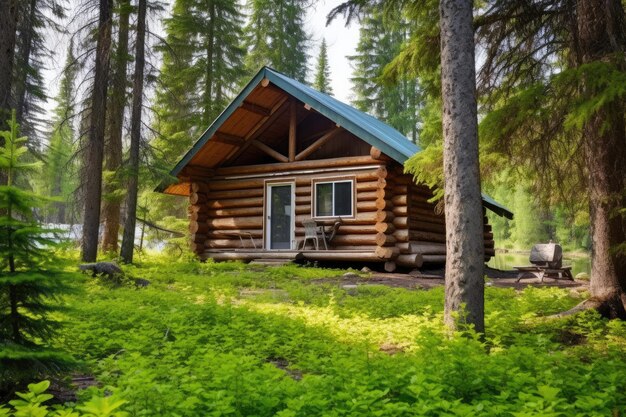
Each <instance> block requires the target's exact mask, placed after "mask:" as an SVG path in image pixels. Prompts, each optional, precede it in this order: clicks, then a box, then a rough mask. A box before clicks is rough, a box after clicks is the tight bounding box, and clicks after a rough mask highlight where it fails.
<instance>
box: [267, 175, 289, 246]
mask: <svg viewBox="0 0 626 417" xmlns="http://www.w3.org/2000/svg"><path fill="white" fill-rule="evenodd" d="M294 200H295V198H294V184H293V183H280V184H278V183H277V184H267V189H266V193H265V205H266V206H265V248H266V249H293V248H294V244H295V226H296V224H295V223H296V222H295V220H296V219H295V206H294Z"/></svg>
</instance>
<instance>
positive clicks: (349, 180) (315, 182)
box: [311, 178, 355, 219]
mask: <svg viewBox="0 0 626 417" xmlns="http://www.w3.org/2000/svg"><path fill="white" fill-rule="evenodd" d="M344 182H347V183H350V214H341V215H337V214H335V184H339V183H344ZM354 183H355V181H354V178H347V179H333V180H328V181H324V180H321V181H318V180H313V187H312V188H313V201H312V204H311V209H312V211H313V216H312V217H313V218H315V219H335V218H338V217H354V214H355V213H354V211H355V210H354V209H355V207H354V206H355V204H354V200H355V193H354ZM319 184H333V189H332V193H331V198H332V200H331V208H332V211H333V214H332V215H330V216H321V215H318V214H317V186H318V185H319Z"/></svg>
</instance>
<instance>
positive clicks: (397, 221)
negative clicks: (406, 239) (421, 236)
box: [393, 216, 409, 229]
mask: <svg viewBox="0 0 626 417" xmlns="http://www.w3.org/2000/svg"><path fill="white" fill-rule="evenodd" d="M393 225H394V226H395V227H396V229H406V228H408V227H409V218H408V217H406V216H396V217H394V219H393Z"/></svg>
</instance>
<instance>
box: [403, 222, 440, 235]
mask: <svg viewBox="0 0 626 417" xmlns="http://www.w3.org/2000/svg"><path fill="white" fill-rule="evenodd" d="M409 228H410V229H411V230H419V231H422V232H435V233H445V232H446V226H445V225H443V224H437V223H429V222H420V221H415V220H411V221H410V222H409Z"/></svg>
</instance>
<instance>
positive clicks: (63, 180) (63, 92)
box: [40, 43, 78, 223]
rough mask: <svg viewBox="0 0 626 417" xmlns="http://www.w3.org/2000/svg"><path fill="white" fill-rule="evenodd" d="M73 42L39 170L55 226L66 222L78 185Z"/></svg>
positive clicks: (70, 46)
mask: <svg viewBox="0 0 626 417" xmlns="http://www.w3.org/2000/svg"><path fill="white" fill-rule="evenodd" d="M73 49H74V47H73V43H70V45H69V47H68V51H67V58H66V60H65V66H64V71H63V78H61V83H60V88H59V93H58V95H57V97H56V103H57V105H56V108H55V110H54V118H53V120H52V130H51V133H50V140H49V146H48V149H47V151H46V152H45V160H46V164H45V165H44V166H43V169H42V170H41V179H40V183H41V184H42V187H41V188H42V191H43V193H45V195H47V196H50V197H53V198H54V200H55V203H54V205H53V208H52V210H48V211H49V212H51V213H52V214H51V215H49V216H47V217H48V220H49V221H53V222H55V223H68V221H69V219H70V213H69V212H68V210H67V208H68V201H69V199H70V196H71V194H72V193H73V192H74V190H75V189H76V187H77V186H78V181H77V175H76V174H77V169H76V166H75V163H74V162H73V158H72V156H73V155H74V152H75V145H74V140H75V137H76V132H75V131H74V128H73V120H72V117H73V115H74V100H75V97H74V94H75V82H76V75H77V72H78V67H77V65H76V63H75V57H74V51H73Z"/></svg>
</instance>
